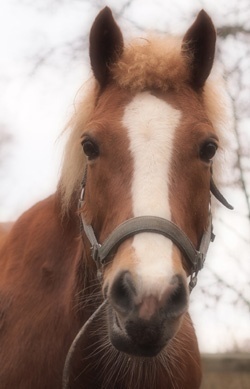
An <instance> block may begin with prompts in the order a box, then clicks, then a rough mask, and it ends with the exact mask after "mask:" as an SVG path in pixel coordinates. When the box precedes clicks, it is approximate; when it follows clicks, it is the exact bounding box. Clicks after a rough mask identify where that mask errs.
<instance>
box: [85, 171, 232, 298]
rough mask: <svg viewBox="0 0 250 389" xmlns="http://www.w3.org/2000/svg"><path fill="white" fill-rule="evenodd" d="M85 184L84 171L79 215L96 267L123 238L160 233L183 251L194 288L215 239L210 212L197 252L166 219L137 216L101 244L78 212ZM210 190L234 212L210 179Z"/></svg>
mask: <svg viewBox="0 0 250 389" xmlns="http://www.w3.org/2000/svg"><path fill="white" fill-rule="evenodd" d="M85 184H86V172H85V175H84V179H83V183H82V190H81V195H80V199H79V204H78V208H79V215H80V225H81V230H84V232H85V235H86V236H87V238H88V240H89V242H90V247H91V256H92V258H93V260H94V261H95V262H96V264H97V267H98V268H99V267H100V266H103V265H104V264H105V261H106V259H107V258H108V257H109V255H110V254H112V252H114V251H115V250H116V249H117V248H118V247H119V245H120V244H121V243H122V242H124V241H125V240H126V239H128V238H130V237H132V236H134V235H136V234H139V233H142V232H153V233H156V234H161V235H163V236H165V237H167V238H168V239H170V240H171V241H172V242H173V243H174V244H175V245H176V246H177V247H178V248H179V249H180V251H181V252H182V254H183V255H184V256H185V258H186V259H187V260H188V263H189V265H190V283H189V289H190V291H191V290H192V289H193V288H194V286H195V285H196V283H197V275H198V272H199V271H200V270H201V269H202V268H203V265H204V262H205V259H206V255H207V251H208V247H209V244H210V242H211V241H213V240H214V238H215V235H214V234H213V231H212V230H213V227H212V215H211V212H210V213H209V218H208V225H207V228H206V230H205V231H204V233H203V235H202V238H201V242H200V245H199V248H198V250H197V249H196V248H195V247H194V245H193V243H192V242H191V240H190V239H189V238H188V236H187V235H186V234H185V233H184V232H183V231H182V230H181V229H180V228H179V227H178V226H177V225H176V224H174V223H173V222H171V221H170V220H167V219H163V218H161V217H157V216H140V217H135V218H132V219H128V220H126V221H125V222H124V223H122V224H120V225H119V226H118V227H116V228H115V229H114V231H113V232H112V233H111V234H110V235H109V236H108V237H107V238H106V240H105V241H104V242H103V243H102V244H100V243H99V242H98V240H97V238H96V236H95V232H94V230H93V227H92V226H91V225H90V224H87V223H86V222H85V219H84V217H83V214H82V212H81V209H82V206H83V203H84V191H85ZM210 190H211V192H212V193H213V194H214V196H215V197H216V198H217V199H218V200H219V201H220V202H221V203H222V204H223V205H225V206H226V207H227V208H229V209H233V207H232V206H231V205H230V204H229V203H228V202H227V201H226V199H225V198H224V197H223V196H222V194H221V193H220V191H219V190H218V188H217V187H216V185H215V184H214V181H213V179H212V176H211V183H210Z"/></svg>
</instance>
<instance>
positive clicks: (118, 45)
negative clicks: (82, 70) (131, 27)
mask: <svg viewBox="0 0 250 389" xmlns="http://www.w3.org/2000/svg"><path fill="white" fill-rule="evenodd" d="M89 43H90V45H89V56H90V63H91V67H92V70H93V73H94V76H95V78H96V79H97V81H98V82H99V84H100V86H101V87H104V86H105V85H106V84H107V82H108V80H109V76H110V65H111V64H112V63H114V62H115V61H116V60H117V58H118V57H119V56H120V55H121V54H122V51H123V37H122V33H121V30H120V28H119V27H118V25H117V24H116V22H115V20H114V18H113V15H112V12H111V10H110V8H108V7H105V8H104V9H103V10H102V11H101V12H100V13H99V14H98V15H97V17H96V19H95V21H94V23H93V26H92V28H91V31H90V38H89Z"/></svg>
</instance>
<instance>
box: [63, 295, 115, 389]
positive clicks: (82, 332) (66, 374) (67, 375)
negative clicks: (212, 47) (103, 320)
mask: <svg viewBox="0 0 250 389" xmlns="http://www.w3.org/2000/svg"><path fill="white" fill-rule="evenodd" d="M107 302H108V300H107V299H106V300H104V301H103V302H102V304H101V305H99V307H98V308H97V309H96V310H95V312H94V313H92V315H91V316H90V317H89V319H88V320H87V321H86V323H84V325H83V326H82V328H81V329H80V331H79V332H78V333H77V335H76V337H75V339H74V340H73V342H72V343H71V346H70V348H69V351H68V353H67V357H66V360H65V363H64V368H63V378H62V389H70V386H69V379H70V365H71V362H72V358H73V355H74V352H75V349H76V346H77V343H78V342H79V340H80V339H81V338H82V337H83V335H85V332H86V331H87V329H88V327H89V326H90V324H92V323H93V321H94V319H95V318H96V317H97V315H98V314H99V313H100V312H101V311H102V309H103V308H104V307H105V306H106V305H107Z"/></svg>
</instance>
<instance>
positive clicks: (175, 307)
mask: <svg viewBox="0 0 250 389" xmlns="http://www.w3.org/2000/svg"><path fill="white" fill-rule="evenodd" d="M171 286H172V288H171V293H170V294H169V295H168V296H167V299H166V303H165V311H166V313H167V316H171V317H176V316H179V315H180V314H182V313H183V312H184V311H185V310H186V309H187V304H188V292H187V288H186V286H185V283H184V280H183V278H182V277H181V276H180V275H175V276H173V278H172V280H171Z"/></svg>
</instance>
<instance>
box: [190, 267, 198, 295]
mask: <svg viewBox="0 0 250 389" xmlns="http://www.w3.org/2000/svg"><path fill="white" fill-rule="evenodd" d="M197 275H198V270H197V271H196V272H193V273H192V274H191V276H190V281H189V293H191V292H192V290H193V289H194V287H195V286H196V284H197Z"/></svg>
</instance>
